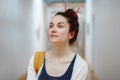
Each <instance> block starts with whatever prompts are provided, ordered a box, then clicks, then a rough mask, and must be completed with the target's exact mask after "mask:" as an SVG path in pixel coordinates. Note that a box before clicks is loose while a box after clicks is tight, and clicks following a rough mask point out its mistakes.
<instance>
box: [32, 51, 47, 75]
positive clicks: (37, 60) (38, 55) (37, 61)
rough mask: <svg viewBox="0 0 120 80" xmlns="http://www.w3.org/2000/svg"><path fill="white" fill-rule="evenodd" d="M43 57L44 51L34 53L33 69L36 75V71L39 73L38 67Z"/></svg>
mask: <svg viewBox="0 0 120 80" xmlns="http://www.w3.org/2000/svg"><path fill="white" fill-rule="evenodd" d="M44 56H45V52H44V51H41V52H35V55H34V69H35V72H36V75H37V74H38V71H39V69H40V67H41V66H42V64H43V62H44Z"/></svg>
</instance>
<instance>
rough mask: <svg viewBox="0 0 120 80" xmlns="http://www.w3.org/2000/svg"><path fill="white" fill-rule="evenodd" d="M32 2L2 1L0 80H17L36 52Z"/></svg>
mask: <svg viewBox="0 0 120 80" xmlns="http://www.w3.org/2000/svg"><path fill="white" fill-rule="evenodd" d="M33 32H34V28H33V20H32V0H0V80H16V79H17V78H18V77H20V76H21V75H22V74H23V73H24V72H25V71H26V69H27V66H28V62H29V59H30V57H31V55H32V54H33V52H34V50H33V47H34V39H33V38H34V34H33Z"/></svg>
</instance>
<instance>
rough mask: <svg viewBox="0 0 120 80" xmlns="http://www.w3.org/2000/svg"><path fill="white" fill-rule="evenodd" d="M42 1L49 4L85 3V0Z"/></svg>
mask: <svg viewBox="0 0 120 80" xmlns="http://www.w3.org/2000/svg"><path fill="white" fill-rule="evenodd" d="M43 2H44V3H46V4H51V3H59V2H63V3H85V0H43Z"/></svg>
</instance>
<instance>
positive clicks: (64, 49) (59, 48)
mask: <svg viewBox="0 0 120 80" xmlns="http://www.w3.org/2000/svg"><path fill="white" fill-rule="evenodd" d="M71 52H72V51H71V49H70V46H69V44H59V45H54V46H53V48H52V49H51V54H52V55H53V56H54V57H56V58H61V57H65V56H68V55H70V53H71Z"/></svg>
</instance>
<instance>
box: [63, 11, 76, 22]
mask: <svg viewBox="0 0 120 80" xmlns="http://www.w3.org/2000/svg"><path fill="white" fill-rule="evenodd" d="M65 13H66V14H67V15H69V16H70V17H71V18H73V19H75V20H78V16H77V14H76V12H75V11H74V10H73V9H67V10H66V12H65Z"/></svg>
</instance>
